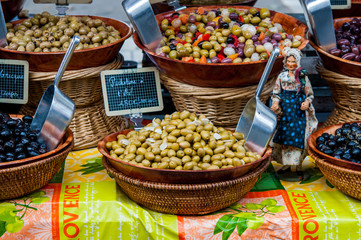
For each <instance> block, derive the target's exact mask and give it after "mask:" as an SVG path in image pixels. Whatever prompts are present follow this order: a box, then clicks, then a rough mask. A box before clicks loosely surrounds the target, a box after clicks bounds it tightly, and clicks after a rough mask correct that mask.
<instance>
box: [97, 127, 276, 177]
mask: <svg viewBox="0 0 361 240" xmlns="http://www.w3.org/2000/svg"><path fill="white" fill-rule="evenodd" d="M130 131H132V130H130V129H127V130H124V131H120V132H116V133H113V134H110V135H108V136H106V137H105V138H103V139H102V140H101V141H100V142H99V143H98V150H99V152H100V153H101V154H103V156H104V157H105V158H106V159H107V160H108V161H109V162H110V164H111V165H112V166H113V167H114V168H115V169H117V170H118V171H120V172H122V173H123V174H125V175H127V176H130V177H133V178H137V179H141V180H146V181H152V182H162V183H210V182H219V181H226V180H232V179H236V178H239V177H241V176H243V175H245V174H246V173H248V172H249V171H251V170H253V169H255V168H257V167H258V166H259V165H260V164H261V163H262V162H263V161H266V159H268V158H269V157H270V155H271V152H272V149H271V148H268V149H267V150H266V152H265V154H264V155H263V156H262V158H260V159H258V160H257V161H255V162H252V163H248V164H245V165H242V166H238V167H233V168H225V169H215V170H196V171H193V170H170V169H157V168H150V167H140V166H136V165H134V164H130V163H127V162H124V161H122V160H119V159H116V158H113V157H111V156H110V154H109V151H108V149H107V148H106V147H105V144H106V143H107V142H111V141H114V140H116V139H117V136H118V135H119V134H127V133H128V132H130Z"/></svg>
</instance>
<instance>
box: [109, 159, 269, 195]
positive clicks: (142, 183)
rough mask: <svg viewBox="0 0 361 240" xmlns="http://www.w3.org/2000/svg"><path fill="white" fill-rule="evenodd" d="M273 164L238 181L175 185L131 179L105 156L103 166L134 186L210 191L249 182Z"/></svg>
mask: <svg viewBox="0 0 361 240" xmlns="http://www.w3.org/2000/svg"><path fill="white" fill-rule="evenodd" d="M270 162H271V158H267V159H265V161H263V162H262V163H261V165H260V166H259V167H258V168H256V169H255V170H253V171H250V172H248V173H247V174H245V175H243V176H241V177H240V178H237V179H232V180H226V181H220V182H212V183H197V184H174V183H162V182H152V181H146V180H141V179H136V178H133V177H129V176H127V175H125V174H123V173H121V172H119V171H117V170H116V169H115V168H114V167H113V166H111V164H110V163H109V161H108V160H107V159H106V158H105V157H104V156H103V165H104V167H105V168H106V170H107V171H108V172H110V173H111V174H112V175H113V176H115V177H116V178H117V179H119V180H121V181H125V182H128V183H130V184H133V185H138V186H139V185H140V186H145V187H148V188H154V189H160V190H199V189H210V188H218V187H224V186H229V185H233V184H236V183H239V182H243V181H244V182H245V181H249V180H251V179H252V178H254V177H256V176H257V175H260V174H261V173H262V172H264V171H265V170H266V168H267V167H268V165H269V164H270Z"/></svg>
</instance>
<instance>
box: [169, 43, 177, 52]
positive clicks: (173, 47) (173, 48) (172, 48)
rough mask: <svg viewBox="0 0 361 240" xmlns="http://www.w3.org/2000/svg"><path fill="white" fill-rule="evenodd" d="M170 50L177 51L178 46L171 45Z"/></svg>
mask: <svg viewBox="0 0 361 240" xmlns="http://www.w3.org/2000/svg"><path fill="white" fill-rule="evenodd" d="M169 48H170V50H177V47H176V45H174V44H173V43H171V44H169Z"/></svg>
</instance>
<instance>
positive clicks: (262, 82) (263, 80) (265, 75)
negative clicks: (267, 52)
mask: <svg viewBox="0 0 361 240" xmlns="http://www.w3.org/2000/svg"><path fill="white" fill-rule="evenodd" d="M280 52H281V50H280V49H279V48H278V47H275V48H274V49H273V51H272V53H271V56H270V57H269V59H268V61H267V65H266V67H265V68H264V71H263V74H262V77H261V80H260V81H259V83H258V86H257V90H256V95H255V96H256V98H257V99H258V98H259V97H260V96H261V93H262V90H263V87H264V85H265V84H266V82H267V79H268V76H269V74H270V72H271V70H272V67H273V64H274V63H275V61H276V58H277V57H278V55H280Z"/></svg>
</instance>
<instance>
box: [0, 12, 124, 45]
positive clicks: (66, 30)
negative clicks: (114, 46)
mask: <svg viewBox="0 0 361 240" xmlns="http://www.w3.org/2000/svg"><path fill="white" fill-rule="evenodd" d="M6 26H7V31H8V33H7V35H6V39H7V41H8V46H6V47H5V48H6V49H10V50H17V51H26V52H59V51H66V49H67V48H68V47H69V44H70V41H71V38H72V37H73V36H74V35H79V36H80V41H81V43H80V44H79V45H78V46H77V47H76V49H75V50H81V49H89V48H95V47H99V46H102V45H106V44H109V43H112V42H115V41H117V40H119V39H121V36H120V33H119V31H118V30H116V29H115V28H114V27H113V26H106V25H105V23H104V22H103V21H102V20H100V19H92V18H90V17H88V16H84V17H77V16H64V17H58V16H54V15H51V14H50V13H48V12H42V13H41V14H35V15H34V17H33V18H30V19H26V20H24V21H22V22H21V24H19V25H15V26H14V25H13V24H12V23H7V24H6Z"/></svg>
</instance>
